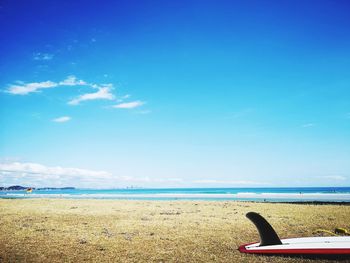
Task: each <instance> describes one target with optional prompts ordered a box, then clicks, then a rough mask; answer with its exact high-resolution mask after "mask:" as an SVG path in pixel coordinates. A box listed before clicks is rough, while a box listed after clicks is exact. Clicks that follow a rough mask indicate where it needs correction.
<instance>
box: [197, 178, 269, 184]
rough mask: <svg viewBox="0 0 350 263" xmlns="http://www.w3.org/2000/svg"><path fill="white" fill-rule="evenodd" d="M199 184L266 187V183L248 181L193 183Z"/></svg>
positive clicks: (198, 181) (205, 180) (201, 181)
mask: <svg viewBox="0 0 350 263" xmlns="http://www.w3.org/2000/svg"><path fill="white" fill-rule="evenodd" d="M192 182H193V183H197V184H222V185H266V183H261V182H256V181H246V180H213V179H204V180H195V181H192Z"/></svg>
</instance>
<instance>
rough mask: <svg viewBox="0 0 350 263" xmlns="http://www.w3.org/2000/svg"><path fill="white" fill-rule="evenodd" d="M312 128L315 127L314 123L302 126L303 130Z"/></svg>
mask: <svg viewBox="0 0 350 263" xmlns="http://www.w3.org/2000/svg"><path fill="white" fill-rule="evenodd" d="M314 126H315V123H312V122H310V123H305V124H303V125H302V127H303V128H311V127H314Z"/></svg>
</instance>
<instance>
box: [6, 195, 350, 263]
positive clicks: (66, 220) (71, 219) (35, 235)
mask: <svg viewBox="0 0 350 263" xmlns="http://www.w3.org/2000/svg"><path fill="white" fill-rule="evenodd" d="M249 211H255V212H259V213H261V214H262V215H263V216H265V217H266V219H268V220H269V222H270V223H271V224H272V225H273V227H274V228H275V229H276V231H277V233H278V234H279V236H280V237H281V238H286V237H301V236H319V235H320V234H319V233H316V230H317V229H319V228H322V229H327V230H330V231H333V230H334V228H336V227H343V228H348V229H349V228H350V220H349V218H350V206H342V205H313V204H309V205H305V204H303V205H301V204H276V203H275V204H271V203H253V202H236V201H132V200H126V201H121V200H72V199H71V200H69V199H25V200H23V199H22V200H20V199H0V262H323V261H324V262H327V260H319V259H318V260H311V259H302V258H284V257H276V256H273V257H264V256H254V255H246V254H241V253H240V252H239V251H238V250H237V248H238V246H239V245H241V244H245V243H249V242H254V241H259V236H258V233H257V231H256V229H255V227H254V225H253V224H252V223H251V222H250V221H249V220H248V219H246V217H245V214H246V213H247V212H249ZM345 262H350V260H346V261H345Z"/></svg>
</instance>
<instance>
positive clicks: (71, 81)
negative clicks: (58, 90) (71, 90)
mask: <svg viewBox="0 0 350 263" xmlns="http://www.w3.org/2000/svg"><path fill="white" fill-rule="evenodd" d="M59 85H61V86H77V85H88V83H86V82H85V81H83V80H81V79H80V80H79V79H77V77H76V76H68V77H67V78H66V79H65V80H63V81H61V82H60V83H59Z"/></svg>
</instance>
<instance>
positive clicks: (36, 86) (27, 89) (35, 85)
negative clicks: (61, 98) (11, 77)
mask: <svg viewBox="0 0 350 263" xmlns="http://www.w3.org/2000/svg"><path fill="white" fill-rule="evenodd" d="M54 87H57V83H56V82H52V81H43V82H32V83H27V84H22V85H11V86H10V87H9V88H8V89H7V91H6V92H8V93H11V94H14V95H27V94H29V93H32V92H38V91H39V90H40V89H49V88H54Z"/></svg>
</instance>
